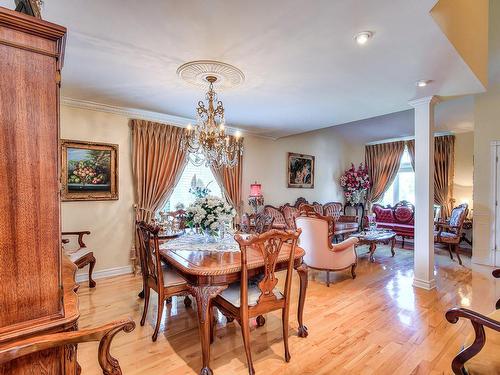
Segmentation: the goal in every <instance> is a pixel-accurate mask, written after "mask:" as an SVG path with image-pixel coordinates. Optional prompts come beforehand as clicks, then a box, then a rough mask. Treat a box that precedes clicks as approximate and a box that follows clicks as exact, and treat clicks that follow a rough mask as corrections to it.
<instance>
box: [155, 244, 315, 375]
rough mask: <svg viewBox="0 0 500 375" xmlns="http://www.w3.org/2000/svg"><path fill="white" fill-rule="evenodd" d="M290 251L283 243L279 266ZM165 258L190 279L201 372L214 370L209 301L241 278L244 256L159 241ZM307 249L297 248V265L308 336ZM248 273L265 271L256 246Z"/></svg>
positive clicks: (300, 308) (301, 326) (301, 328)
mask: <svg viewBox="0 0 500 375" xmlns="http://www.w3.org/2000/svg"><path fill="white" fill-rule="evenodd" d="M290 251H291V246H290V245H289V244H284V245H283V247H282V249H281V252H280V255H279V257H278V262H277V264H276V270H285V269H286V268H287V263H288V259H289V255H290ZM160 254H161V257H162V259H163V260H164V261H165V262H166V263H167V264H169V265H170V266H172V267H173V268H174V269H175V270H176V271H177V272H178V273H179V274H181V275H182V276H183V277H184V278H185V279H186V280H187V282H188V286H189V289H190V291H191V294H192V295H193V297H194V298H195V299H196V303H197V310H198V311H197V313H198V323H199V324H198V325H199V331H200V341H201V348H202V368H201V370H200V375H211V374H213V372H212V370H211V369H210V324H211V322H210V318H209V312H210V308H211V307H210V306H211V303H210V301H211V300H212V299H213V298H214V297H216V296H217V295H218V294H219V293H221V292H222V291H223V290H224V289H226V288H227V287H228V286H229V284H232V283H234V282H238V281H240V273H241V258H240V252H239V251H220V250H217V251H204V250H203V245H199V248H196V245H193V248H192V249H185V248H184V249H176V248H175V246H174V245H173V244H172V242H167V241H165V242H163V243H162V244H161V245H160ZM304 254H305V252H304V250H303V249H302V248H300V247H296V248H295V259H294V268H295V270H296V271H297V273H298V275H299V278H300V291H299V303H298V311H297V319H298V324H299V328H298V335H299V337H307V335H308V332H307V328H306V326H304V323H303V312H304V303H305V298H306V289H307V274H308V269H307V267H306V265H305V264H304V263H303V262H302V258H303V256H304ZM247 262H248V277H249V278H251V277H254V276H257V275H259V274H263V273H264V258H263V257H262V255H261V253H260V252H259V250H257V249H249V250H247Z"/></svg>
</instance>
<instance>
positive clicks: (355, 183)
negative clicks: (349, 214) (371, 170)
mask: <svg viewBox="0 0 500 375" xmlns="http://www.w3.org/2000/svg"><path fill="white" fill-rule="evenodd" d="M340 186H342V188H343V189H344V196H345V199H346V201H347V203H349V204H351V205H356V204H359V203H361V202H362V201H363V200H364V199H366V193H367V191H368V189H369V188H370V176H369V175H368V169H367V168H366V166H365V165H364V164H363V163H361V164H360V165H359V167H358V168H356V167H355V166H354V164H351V168H349V169H348V170H346V171H345V172H344V174H343V175H342V176H340Z"/></svg>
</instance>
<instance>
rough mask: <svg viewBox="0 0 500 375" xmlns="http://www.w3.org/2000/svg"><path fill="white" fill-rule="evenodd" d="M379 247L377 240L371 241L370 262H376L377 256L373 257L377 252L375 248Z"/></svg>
mask: <svg viewBox="0 0 500 375" xmlns="http://www.w3.org/2000/svg"><path fill="white" fill-rule="evenodd" d="M376 249H377V245H376V244H375V242H372V243H370V262H372V263H373V262H375V258H374V257H373V254H374V253H375V250H376Z"/></svg>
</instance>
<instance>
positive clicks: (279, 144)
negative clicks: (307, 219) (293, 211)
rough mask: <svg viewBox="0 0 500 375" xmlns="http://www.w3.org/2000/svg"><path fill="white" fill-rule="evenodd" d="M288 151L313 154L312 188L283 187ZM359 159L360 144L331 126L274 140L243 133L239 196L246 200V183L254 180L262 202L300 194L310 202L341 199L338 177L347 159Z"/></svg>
mask: <svg viewBox="0 0 500 375" xmlns="http://www.w3.org/2000/svg"><path fill="white" fill-rule="evenodd" d="M288 152H295V153H300V154H308V155H314V156H315V179H314V189H297V188H293V189H292V188H288V187H287V182H286V173H287V153H288ZM362 160H364V145H361V144H351V143H349V142H347V141H346V140H345V139H343V138H342V137H341V136H340V135H339V134H338V131H336V130H335V127H333V128H328V129H323V130H318V131H314V132H309V133H304V134H300V135H296V136H290V137H286V138H281V139H278V140H271V139H263V138H255V137H246V138H245V156H244V164H243V197H244V199H245V201H246V197H247V196H248V194H249V192H250V184H251V183H253V182H254V181H257V182H259V183H260V184H262V191H263V194H264V199H265V203H266V204H272V205H282V204H284V203H287V202H290V203H293V202H295V200H296V199H297V198H298V197H301V196H302V197H305V198H306V199H308V200H309V201H311V202H312V201H318V202H322V203H324V202H329V201H341V202H343V201H344V199H343V197H342V190H341V189H340V186H339V183H338V179H339V177H340V175H341V174H342V173H343V172H344V170H345V169H346V167H348V166H349V165H350V163H351V162H354V163H359V162H361V161H362ZM245 203H246V202H245Z"/></svg>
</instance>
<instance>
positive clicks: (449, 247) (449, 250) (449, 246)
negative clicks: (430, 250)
mask: <svg viewBox="0 0 500 375" xmlns="http://www.w3.org/2000/svg"><path fill="white" fill-rule="evenodd" d="M448 252H449V253H450V258H451V260H453V253H452V252H451V245H450V244H448Z"/></svg>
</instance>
